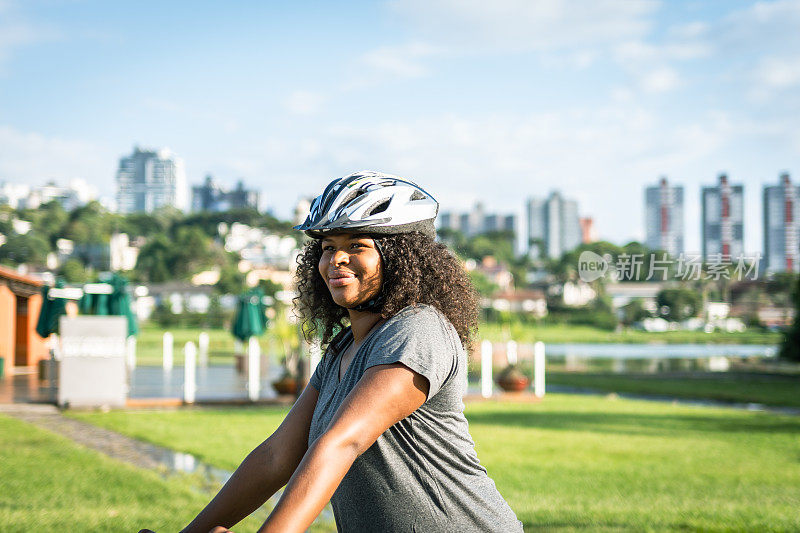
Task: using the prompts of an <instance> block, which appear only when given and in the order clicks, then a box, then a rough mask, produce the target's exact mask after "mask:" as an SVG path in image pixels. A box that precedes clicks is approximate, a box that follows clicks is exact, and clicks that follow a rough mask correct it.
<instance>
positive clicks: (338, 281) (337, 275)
mask: <svg viewBox="0 0 800 533" xmlns="http://www.w3.org/2000/svg"><path fill="white" fill-rule="evenodd" d="M355 281H356V275H355V274H353V273H352V272H341V271H335V272H330V271H328V284H329V285H330V286H331V287H344V286H345V285H349V284H351V283H354V282H355Z"/></svg>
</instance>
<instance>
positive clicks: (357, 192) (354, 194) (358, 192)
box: [339, 189, 364, 206]
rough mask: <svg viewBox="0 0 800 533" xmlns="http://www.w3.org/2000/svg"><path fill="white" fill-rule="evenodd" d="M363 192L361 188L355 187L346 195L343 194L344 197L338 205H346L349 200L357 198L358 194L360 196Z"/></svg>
mask: <svg viewBox="0 0 800 533" xmlns="http://www.w3.org/2000/svg"><path fill="white" fill-rule="evenodd" d="M363 194H364V191H363V190H361V189H356V190H354V191H352V192H350V193H349V194H348V195H347V196H345V198H344V199H343V200H342V201H341V203H340V204H339V205H342V206H345V205H348V204H349V203H350V202H352V201H353V200H355V199H356V198H358V197H359V196H361V195H363Z"/></svg>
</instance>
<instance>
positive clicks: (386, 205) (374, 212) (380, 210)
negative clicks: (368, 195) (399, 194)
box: [367, 200, 389, 216]
mask: <svg viewBox="0 0 800 533" xmlns="http://www.w3.org/2000/svg"><path fill="white" fill-rule="evenodd" d="M388 208H389V200H383V201H382V202H380V203H378V204H377V205H375V207H373V208H372V209H371V210H370V212H369V213H368V215H367V216H372V215H377V214H378V213H383V212H384V211H386V210H387V209H388Z"/></svg>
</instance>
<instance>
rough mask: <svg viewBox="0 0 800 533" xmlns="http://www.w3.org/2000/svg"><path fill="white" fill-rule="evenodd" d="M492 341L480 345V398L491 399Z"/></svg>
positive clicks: (492, 384) (492, 385)
mask: <svg viewBox="0 0 800 533" xmlns="http://www.w3.org/2000/svg"><path fill="white" fill-rule="evenodd" d="M493 387H494V383H493V382H492V341H488V340H485V341H483V342H482V343H481V396H483V397H484V398H491V397H492V388H493Z"/></svg>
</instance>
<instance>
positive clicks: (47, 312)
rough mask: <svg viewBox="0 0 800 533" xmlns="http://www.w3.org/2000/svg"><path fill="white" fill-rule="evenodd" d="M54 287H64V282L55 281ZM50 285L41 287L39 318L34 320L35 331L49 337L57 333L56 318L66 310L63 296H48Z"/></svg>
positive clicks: (43, 336)
mask: <svg viewBox="0 0 800 533" xmlns="http://www.w3.org/2000/svg"><path fill="white" fill-rule="evenodd" d="M55 287H56V288H59V289H60V288H62V287H64V282H63V281H61V280H58V281H56V284H55ZM49 293H50V287H48V286H47V285H45V286H43V287H42V307H41V309H40V310H39V318H38V320H37V321H36V333H38V334H39V336H40V337H42V338H45V339H46V338H47V337H49V336H50V335H51V334H52V333H58V319H59V317H61V315H63V314H65V313H66V312H67V302H66V300H65V299H64V298H53V299H52V300H51V299H50V296H49Z"/></svg>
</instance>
